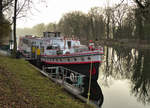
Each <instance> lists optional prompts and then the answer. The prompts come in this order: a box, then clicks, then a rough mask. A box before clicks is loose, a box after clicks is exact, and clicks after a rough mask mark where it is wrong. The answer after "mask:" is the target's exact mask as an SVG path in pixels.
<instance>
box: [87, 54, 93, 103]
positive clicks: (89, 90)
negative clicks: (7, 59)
mask: <svg viewBox="0 0 150 108" xmlns="http://www.w3.org/2000/svg"><path fill="white" fill-rule="evenodd" d="M91 79H92V57H91V66H90V78H89V88H88V94H87V95H88V98H87V104H89V100H90V92H91Z"/></svg>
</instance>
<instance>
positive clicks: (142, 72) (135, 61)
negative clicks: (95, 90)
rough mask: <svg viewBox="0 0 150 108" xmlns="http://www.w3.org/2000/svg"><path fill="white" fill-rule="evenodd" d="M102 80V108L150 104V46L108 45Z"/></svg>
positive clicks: (142, 107)
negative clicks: (135, 47)
mask: <svg viewBox="0 0 150 108" xmlns="http://www.w3.org/2000/svg"><path fill="white" fill-rule="evenodd" d="M104 50H105V51H104V59H103V63H102V65H101V67H100V74H99V79H98V83H99V85H100V86H101V89H102V92H103V94H104V103H103V106H102V108H150V50H148V49H147V50H137V49H131V48H130V49H129V48H124V47H113V48H112V47H105V48H104Z"/></svg>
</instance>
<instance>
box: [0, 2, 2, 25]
mask: <svg viewBox="0 0 150 108" xmlns="http://www.w3.org/2000/svg"><path fill="white" fill-rule="evenodd" d="M2 2H3V0H0V23H1V21H2V18H3V3H2Z"/></svg>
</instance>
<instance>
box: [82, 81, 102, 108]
mask: <svg viewBox="0 0 150 108" xmlns="http://www.w3.org/2000/svg"><path fill="white" fill-rule="evenodd" d="M84 81H85V82H86V83H84V84H85V85H84V93H83V94H82V96H84V97H86V98H88V90H89V83H87V82H89V79H88V78H87V79H85V80H84ZM90 100H92V101H93V102H94V103H95V104H96V105H98V106H99V107H101V106H102V104H103V101H104V96H103V93H102V90H101V87H100V86H99V84H98V83H97V81H96V80H91V86H90Z"/></svg>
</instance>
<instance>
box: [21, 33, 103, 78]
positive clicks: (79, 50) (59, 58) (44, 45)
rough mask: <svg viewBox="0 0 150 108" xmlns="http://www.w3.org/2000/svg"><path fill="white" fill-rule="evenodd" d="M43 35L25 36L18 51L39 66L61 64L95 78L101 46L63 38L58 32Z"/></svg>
mask: <svg viewBox="0 0 150 108" xmlns="http://www.w3.org/2000/svg"><path fill="white" fill-rule="evenodd" d="M43 34H44V36H43V37H40V38H39V37H34V36H25V37H21V38H20V41H19V51H20V52H21V53H22V54H23V55H24V56H25V57H26V59H28V60H34V61H36V62H38V63H40V65H41V66H45V65H46V66H50V67H55V66H63V67H65V68H68V69H71V70H74V71H76V72H79V73H81V74H83V75H85V76H86V77H89V75H90V72H91V75H92V79H94V80H97V79H98V74H99V66H100V64H101V62H102V55H103V48H102V47H97V48H95V46H94V43H92V42H90V43H89V46H86V45H82V44H81V43H80V41H79V40H78V39H75V38H74V37H72V38H65V37H64V36H61V35H60V32H44V33H43Z"/></svg>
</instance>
